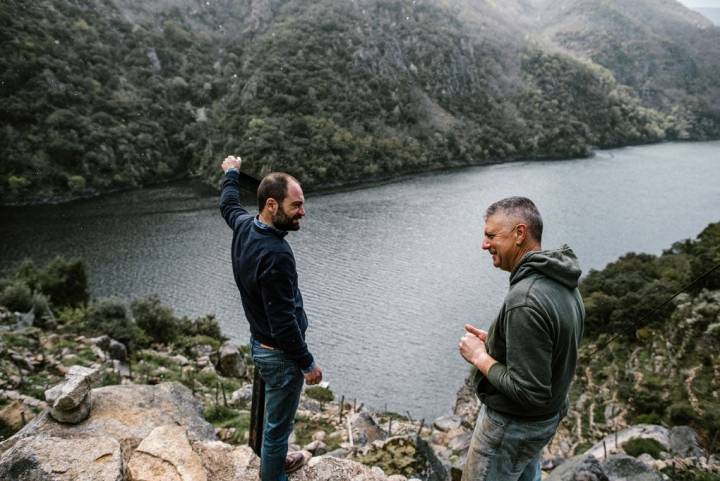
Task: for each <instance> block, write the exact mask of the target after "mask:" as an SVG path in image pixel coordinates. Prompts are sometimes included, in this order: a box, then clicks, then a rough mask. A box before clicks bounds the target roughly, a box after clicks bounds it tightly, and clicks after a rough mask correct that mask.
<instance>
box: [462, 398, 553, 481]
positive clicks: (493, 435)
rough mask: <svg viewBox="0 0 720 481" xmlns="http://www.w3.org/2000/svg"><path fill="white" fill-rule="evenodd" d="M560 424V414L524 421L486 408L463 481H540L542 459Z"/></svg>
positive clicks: (469, 454) (466, 461)
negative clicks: (544, 449)
mask: <svg viewBox="0 0 720 481" xmlns="http://www.w3.org/2000/svg"><path fill="white" fill-rule="evenodd" d="M559 424H560V414H556V415H555V416H553V417H551V418H550V419H546V420H543V421H523V420H520V419H517V418H511V417H508V416H505V415H503V414H501V413H499V412H497V411H495V410H493V409H490V408H488V407H487V406H485V405H483V406H482V408H481V409H480V414H479V415H478V419H477V423H476V424H475V431H474V432H473V437H472V440H471V441H470V449H469V450H468V454H467V458H466V459H465V467H464V469H463V475H462V481H518V480H519V481H540V479H541V472H540V457H541V453H542V449H543V447H545V445H546V444H547V443H549V442H550V440H551V439H552V437H553V436H554V435H555V431H556V430H557V427H558V425H559Z"/></svg>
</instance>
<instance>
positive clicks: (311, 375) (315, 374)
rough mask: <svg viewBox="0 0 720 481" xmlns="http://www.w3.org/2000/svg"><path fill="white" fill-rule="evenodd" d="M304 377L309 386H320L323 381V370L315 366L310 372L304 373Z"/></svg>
mask: <svg viewBox="0 0 720 481" xmlns="http://www.w3.org/2000/svg"><path fill="white" fill-rule="evenodd" d="M303 376H305V384H307V385H308V386H312V385H313V384H320V381H322V369H320V367H318V366H315V368H314V369H313V370H312V371H310V372H305V373H303Z"/></svg>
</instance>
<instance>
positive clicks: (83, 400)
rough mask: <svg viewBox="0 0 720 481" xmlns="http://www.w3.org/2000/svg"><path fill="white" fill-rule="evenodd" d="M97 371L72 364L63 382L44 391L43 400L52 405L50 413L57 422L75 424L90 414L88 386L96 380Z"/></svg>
mask: <svg viewBox="0 0 720 481" xmlns="http://www.w3.org/2000/svg"><path fill="white" fill-rule="evenodd" d="M98 374H99V371H98V370H97V369H90V368H86V367H82V366H72V367H71V368H70V369H69V370H68V372H67V374H66V375H65V378H66V380H65V382H63V383H61V384H58V385H57V386H55V387H53V388H51V389H48V390H47V391H45V400H46V401H47V402H48V404H50V405H51V406H52V408H51V410H50V415H51V416H52V417H53V419H55V420H56V421H58V422H61V423H68V424H77V423H79V422H81V421H84V420H85V419H87V417H88V415H89V414H90V405H91V402H92V400H91V396H90V388H91V387H92V384H93V383H94V382H95V381H97V378H98Z"/></svg>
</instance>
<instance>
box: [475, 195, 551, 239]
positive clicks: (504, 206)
mask: <svg viewBox="0 0 720 481" xmlns="http://www.w3.org/2000/svg"><path fill="white" fill-rule="evenodd" d="M499 213H502V214H504V215H506V216H508V217H515V218H518V219H522V221H523V222H524V223H525V224H526V225H527V228H528V232H529V233H530V236H531V237H532V238H533V239H535V240H536V241H538V242H542V231H543V221H542V217H540V211H539V210H538V208H537V207H536V206H535V203H534V202H533V201H531V200H530V199H528V198H527V197H506V198H505V199H501V200H499V201H497V202H494V203H492V204H491V205H490V207H488V208H487V210H486V211H485V220H487V219H488V218H489V217H492V216H493V215H495V214H499Z"/></svg>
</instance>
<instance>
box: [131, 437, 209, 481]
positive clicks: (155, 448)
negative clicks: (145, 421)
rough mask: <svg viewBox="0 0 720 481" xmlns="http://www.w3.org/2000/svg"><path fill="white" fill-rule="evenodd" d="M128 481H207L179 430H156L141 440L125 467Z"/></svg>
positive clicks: (200, 463)
mask: <svg viewBox="0 0 720 481" xmlns="http://www.w3.org/2000/svg"><path fill="white" fill-rule="evenodd" d="M127 470H128V479H129V481H207V476H206V474H205V469H204V468H203V463H202V459H201V458H200V456H198V455H197V454H196V453H195V452H194V451H193V449H192V446H191V445H190V441H189V440H188V438H187V430H186V429H185V428H184V427H182V426H177V425H166V426H158V427H157V428H155V429H153V431H152V432H151V433H150V434H149V435H148V436H147V437H146V438H145V439H143V440H142V442H141V443H140V445H139V446H138V447H137V449H135V452H134V453H133V455H132V457H131V458H130V462H129V463H128V467H127Z"/></svg>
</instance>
